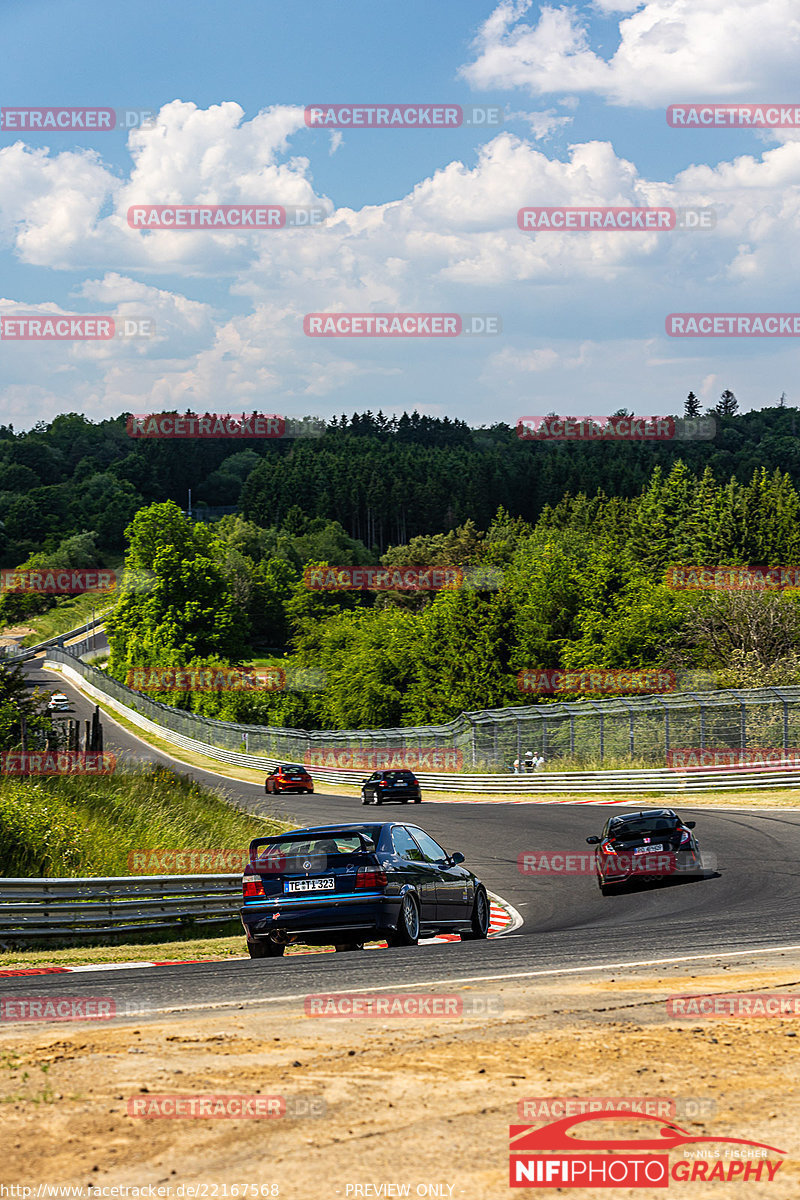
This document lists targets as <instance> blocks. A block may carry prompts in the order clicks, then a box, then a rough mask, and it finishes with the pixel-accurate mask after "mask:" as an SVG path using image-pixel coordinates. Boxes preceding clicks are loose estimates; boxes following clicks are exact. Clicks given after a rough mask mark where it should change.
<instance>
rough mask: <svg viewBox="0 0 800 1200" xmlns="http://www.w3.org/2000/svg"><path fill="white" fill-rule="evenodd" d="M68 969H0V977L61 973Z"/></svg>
mask: <svg viewBox="0 0 800 1200" xmlns="http://www.w3.org/2000/svg"><path fill="white" fill-rule="evenodd" d="M69 969H70V968H69V967H20V968H19V970H14V971H0V977H2V978H4V979H5V978H8V977H9V976H10V975H63V974H64V973H65V972H66V971H69Z"/></svg>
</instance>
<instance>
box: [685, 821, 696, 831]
mask: <svg viewBox="0 0 800 1200" xmlns="http://www.w3.org/2000/svg"><path fill="white" fill-rule="evenodd" d="M683 823H684V825H685V826H686V828H687V829H694V827H695V825H696V824H697V821H684V822H683Z"/></svg>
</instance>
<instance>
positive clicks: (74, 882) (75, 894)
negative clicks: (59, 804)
mask: <svg viewBox="0 0 800 1200" xmlns="http://www.w3.org/2000/svg"><path fill="white" fill-rule="evenodd" d="M241 880H242V877H241V875H120V876H116V877H115V876H111V877H107V878H99V877H98V878H94V877H87V878H85V879H57V878H51V879H0V943H2V942H7V943H8V942H10V943H16V942H20V941H27V940H36V939H40V938H49V937H58V938H70V937H75V936H79V935H82V936H84V937H85V936H93V935H105V934H109V933H137V932H141V931H142V930H150V929H175V928H179V927H182V926H185V925H187V924H199V925H220V924H222V923H224V922H226V921H230V920H232V919H233V918H235V917H236V916H237V913H238V909H239V907H240V906H241V899H242V883H241Z"/></svg>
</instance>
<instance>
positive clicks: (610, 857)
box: [586, 808, 703, 895]
mask: <svg viewBox="0 0 800 1200" xmlns="http://www.w3.org/2000/svg"><path fill="white" fill-rule="evenodd" d="M694 827H695V822H694V821H682V820H681V818H680V817H679V816H678V814H677V813H676V812H675V811H674V809H671V808H649V809H642V810H641V811H640V812H634V813H617V814H615V815H614V816H613V817H609V819H608V820H607V821H606V823H605V826H604V828H603V832H602V833H601V834H600V836H599V837H596V836H595V837H587V839H586V841H587V842H588V843H589V845H590V846H596V847H597V849H596V850H595V858H594V865H595V870H596V871H597V882H598V883H599V885H600V891H601V892H602V893H603V894H604V895H607V894H608V892H609V891H610V890H611V885H613V884H620V883H627V882H628V881H629V880H630V879H634V878H635V879H642V880H645V879H647V880H653V879H664V878H669V877H670V876H682V875H691V874H693V875H701V874H702V873H703V867H702V859H701V855H700V847H699V846H698V844H697V839H696V838H695V836H694V834H693V833H692V830H693V829H694Z"/></svg>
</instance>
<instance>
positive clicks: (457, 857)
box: [450, 850, 464, 867]
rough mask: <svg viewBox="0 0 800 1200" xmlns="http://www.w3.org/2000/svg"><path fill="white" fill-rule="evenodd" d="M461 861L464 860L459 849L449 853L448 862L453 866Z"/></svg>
mask: <svg viewBox="0 0 800 1200" xmlns="http://www.w3.org/2000/svg"><path fill="white" fill-rule="evenodd" d="M463 861H464V855H463V854H462V853H461V851H460V850H456V852H455V854H451V855H450V862H451V863H452V864H453V866H455V867H457V866H458V864H459V863H462V862H463Z"/></svg>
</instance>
